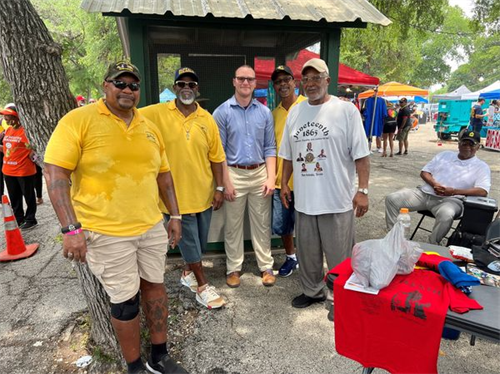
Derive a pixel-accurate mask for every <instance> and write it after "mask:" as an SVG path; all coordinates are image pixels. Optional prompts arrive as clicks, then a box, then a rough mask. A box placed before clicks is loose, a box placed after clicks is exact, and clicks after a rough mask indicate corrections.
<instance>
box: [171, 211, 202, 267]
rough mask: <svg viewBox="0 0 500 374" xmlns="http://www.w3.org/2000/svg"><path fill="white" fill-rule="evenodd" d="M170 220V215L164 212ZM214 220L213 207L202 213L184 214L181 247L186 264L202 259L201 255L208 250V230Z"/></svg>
mask: <svg viewBox="0 0 500 374" xmlns="http://www.w3.org/2000/svg"><path fill="white" fill-rule="evenodd" d="M164 216H165V219H166V220H167V221H168V220H169V219H170V216H169V215H168V214H164ZM211 220H212V208H209V209H207V210H205V211H204V212H201V213H192V214H183V215H182V239H181V241H180V242H179V249H180V251H181V255H182V258H183V259H184V262H185V263H186V264H195V263H198V262H200V261H201V256H202V254H203V253H205V252H206V251H207V245H208V231H209V229H210V221H211Z"/></svg>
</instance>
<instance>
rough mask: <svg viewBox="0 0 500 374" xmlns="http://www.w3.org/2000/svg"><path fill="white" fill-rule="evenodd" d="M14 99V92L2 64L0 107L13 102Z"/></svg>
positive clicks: (0, 69)
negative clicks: (4, 74) (7, 80)
mask: <svg viewBox="0 0 500 374" xmlns="http://www.w3.org/2000/svg"><path fill="white" fill-rule="evenodd" d="M12 101H13V100H12V92H11V91H10V87H9V85H8V84H7V82H6V81H5V79H4V77H3V71H2V67H1V66H0V107H1V108H3V107H4V106H5V104H7V103H11V102H12Z"/></svg>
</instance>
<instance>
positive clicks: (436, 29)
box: [0, 0, 500, 104]
mask: <svg viewBox="0 0 500 374" xmlns="http://www.w3.org/2000/svg"><path fill="white" fill-rule="evenodd" d="M31 2H32V4H33V5H34V7H35V9H36V10H37V12H38V14H39V15H40V17H41V18H42V20H43V21H44V23H45V25H46V26H47V28H48V30H49V31H50V33H51V35H52V37H53V39H54V41H55V42H57V43H58V44H60V45H61V47H62V51H63V54H62V60H63V65H64V68H65V71H66V74H67V76H68V79H69V83H70V89H71V92H72V93H73V95H75V96H76V95H80V94H81V95H84V96H86V97H87V98H89V97H94V98H97V97H99V96H100V95H101V83H102V74H103V72H104V71H105V70H106V67H107V65H108V64H109V63H110V62H111V61H114V60H117V59H119V58H122V57H123V51H122V46H121V42H120V40H119V37H118V32H117V27H116V21H115V19H114V18H113V17H103V16H102V15H101V14H95V13H87V12H85V11H83V10H82V9H81V8H80V2H81V0H31ZM370 2H371V3H372V4H373V5H374V6H375V7H376V8H377V9H379V10H380V11H381V12H382V13H384V14H385V15H386V16H387V17H388V18H390V19H391V20H392V21H393V23H392V24H391V25H390V26H387V27H383V26H379V25H372V24H369V25H368V26H367V28H366V29H343V31H342V44H341V55H340V56H341V62H343V63H345V64H347V65H348V66H351V67H353V68H355V69H358V70H360V71H363V72H365V73H367V74H371V75H375V76H377V77H379V78H380V79H381V81H382V82H387V81H392V80H395V81H399V82H402V83H409V84H412V85H415V86H419V87H430V86H431V85H434V84H436V83H443V84H445V85H446V86H445V87H446V89H449V90H453V89H455V88H457V87H459V86H460V85H462V84H465V85H466V86H467V87H469V88H470V89H471V90H475V89H479V88H481V87H484V86H486V85H487V84H489V83H492V82H493V81H495V80H496V79H498V67H497V66H496V63H495V61H496V60H497V56H499V52H500V0H476V1H475V7H474V10H473V13H472V14H467V15H466V14H464V12H463V10H462V9H461V8H459V7H451V6H450V5H449V4H448V0H370ZM158 63H159V67H161V69H159V85H160V87H159V88H160V92H161V91H162V90H163V89H164V88H170V87H171V85H172V83H173V82H172V77H173V71H174V70H175V69H176V68H177V67H179V63H180V62H179V58H178V57H175V56H159V60H158ZM452 65H460V66H459V67H458V69H456V70H455V71H453V72H452V71H451V70H452ZM480 78H481V79H480ZM11 101H13V97H12V94H11V91H10V88H9V86H8V85H7V84H6V82H5V80H4V79H3V73H2V71H1V69H0V104H5V103H7V102H11Z"/></svg>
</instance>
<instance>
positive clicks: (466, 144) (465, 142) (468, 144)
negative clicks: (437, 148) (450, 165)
mask: <svg viewBox="0 0 500 374" xmlns="http://www.w3.org/2000/svg"><path fill="white" fill-rule="evenodd" d="M458 145H461V146H462V147H475V146H476V145H475V144H474V143H473V142H471V141H469V140H462V141H461V142H460V143H458Z"/></svg>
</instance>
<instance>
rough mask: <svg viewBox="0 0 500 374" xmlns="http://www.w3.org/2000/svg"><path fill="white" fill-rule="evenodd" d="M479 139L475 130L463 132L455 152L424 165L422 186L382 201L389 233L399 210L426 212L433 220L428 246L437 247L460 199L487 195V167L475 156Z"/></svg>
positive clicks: (460, 208)
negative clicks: (432, 216)
mask: <svg viewBox="0 0 500 374" xmlns="http://www.w3.org/2000/svg"><path fill="white" fill-rule="evenodd" d="M480 141H481V137H480V135H479V133H478V132H476V131H465V132H463V133H462V135H461V136H460V139H459V142H458V152H452V151H444V152H441V153H438V154H437V155H436V156H434V158H433V159H432V160H431V161H430V162H429V163H428V164H427V165H425V166H424V168H423V169H422V171H421V172H420V177H421V178H422V179H423V180H424V182H425V184H424V185H422V186H419V187H417V188H404V189H402V190H399V191H396V192H393V193H391V194H389V195H388V196H387V197H386V198H385V220H386V223H387V229H388V230H390V229H391V228H392V226H394V223H396V220H397V217H398V214H399V210H400V209H401V208H408V209H409V210H410V212H413V211H416V210H430V211H431V212H432V214H433V215H434V217H436V220H435V222H434V227H433V229H432V232H431V235H430V236H429V243H431V244H439V243H440V242H441V240H442V239H443V238H444V237H445V235H446V234H447V233H448V231H449V230H450V228H451V225H452V224H453V220H455V219H456V218H458V217H460V216H461V215H462V212H463V203H462V198H463V197H464V196H487V195H488V192H489V190H490V187H491V171H490V168H489V166H488V165H487V164H486V163H485V162H484V161H481V160H480V159H478V158H477V157H476V152H477V150H478V149H479V144H480Z"/></svg>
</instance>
